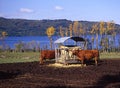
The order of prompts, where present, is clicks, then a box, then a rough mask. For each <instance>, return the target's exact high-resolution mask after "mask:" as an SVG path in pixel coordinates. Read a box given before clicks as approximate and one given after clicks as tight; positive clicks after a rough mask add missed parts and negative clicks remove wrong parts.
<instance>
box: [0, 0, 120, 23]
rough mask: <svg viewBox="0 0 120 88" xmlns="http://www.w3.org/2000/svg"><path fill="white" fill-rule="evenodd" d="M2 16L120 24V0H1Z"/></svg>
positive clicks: (0, 10) (0, 11) (0, 15)
mask: <svg viewBox="0 0 120 88" xmlns="http://www.w3.org/2000/svg"><path fill="white" fill-rule="evenodd" d="M0 17H6V18H20V19H35V20H42V19H52V20H53V19H68V20H86V21H111V20H114V22H115V23H118V24H120V0H0Z"/></svg>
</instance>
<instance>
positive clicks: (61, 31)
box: [59, 26, 64, 37]
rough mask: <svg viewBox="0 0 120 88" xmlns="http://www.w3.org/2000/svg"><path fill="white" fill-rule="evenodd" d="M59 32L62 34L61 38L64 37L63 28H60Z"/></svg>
mask: <svg viewBox="0 0 120 88" xmlns="http://www.w3.org/2000/svg"><path fill="white" fill-rule="evenodd" d="M59 32H60V36H61V37H64V31H63V30H62V26H60V29H59Z"/></svg>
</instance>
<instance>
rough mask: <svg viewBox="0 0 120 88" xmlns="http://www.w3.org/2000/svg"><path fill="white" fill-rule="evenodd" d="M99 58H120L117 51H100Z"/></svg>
mask: <svg viewBox="0 0 120 88" xmlns="http://www.w3.org/2000/svg"><path fill="white" fill-rule="evenodd" d="M100 59H120V52H119V53H100Z"/></svg>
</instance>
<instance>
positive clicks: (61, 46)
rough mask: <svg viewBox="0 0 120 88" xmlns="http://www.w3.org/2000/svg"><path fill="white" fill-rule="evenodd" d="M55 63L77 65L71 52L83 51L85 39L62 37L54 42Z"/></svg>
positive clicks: (75, 58) (76, 60)
mask: <svg viewBox="0 0 120 88" xmlns="http://www.w3.org/2000/svg"><path fill="white" fill-rule="evenodd" d="M54 43H55V61H56V63H63V64H68V63H79V61H78V59H77V57H76V56H74V55H72V50H77V49H84V48H85V46H86V42H85V39H83V38H82V37H62V38H59V39H57V40H56V41H55V42H54Z"/></svg>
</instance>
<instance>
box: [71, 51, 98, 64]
mask: <svg viewBox="0 0 120 88" xmlns="http://www.w3.org/2000/svg"><path fill="white" fill-rule="evenodd" d="M72 54H73V55H75V56H77V57H78V59H79V60H80V61H81V64H82V66H83V64H84V60H91V59H93V58H94V60H95V65H96V66H97V65H98V60H99V51H98V50H73V51H72Z"/></svg>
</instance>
